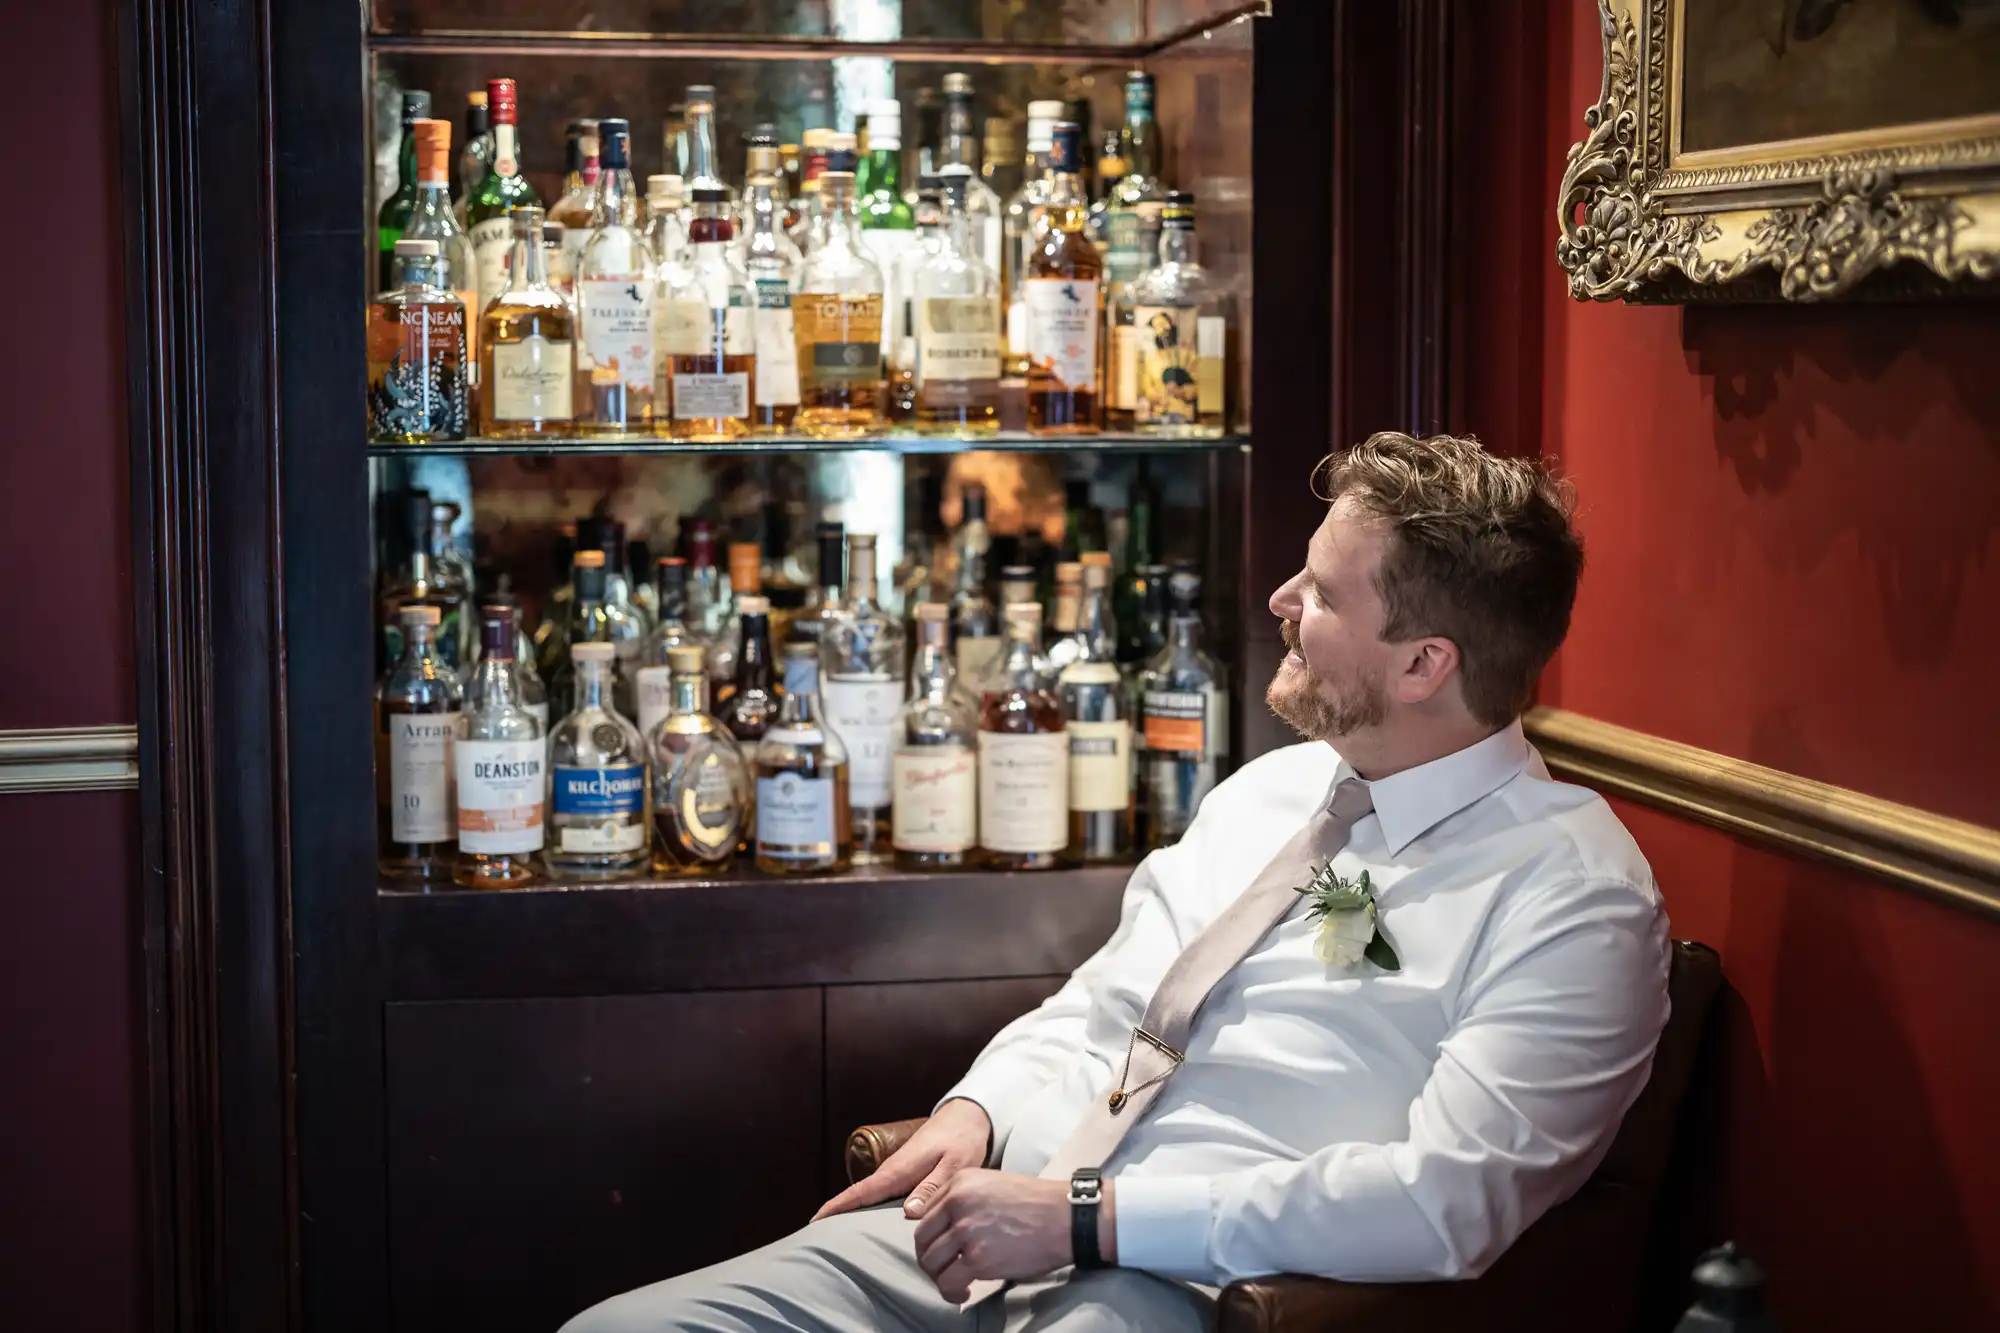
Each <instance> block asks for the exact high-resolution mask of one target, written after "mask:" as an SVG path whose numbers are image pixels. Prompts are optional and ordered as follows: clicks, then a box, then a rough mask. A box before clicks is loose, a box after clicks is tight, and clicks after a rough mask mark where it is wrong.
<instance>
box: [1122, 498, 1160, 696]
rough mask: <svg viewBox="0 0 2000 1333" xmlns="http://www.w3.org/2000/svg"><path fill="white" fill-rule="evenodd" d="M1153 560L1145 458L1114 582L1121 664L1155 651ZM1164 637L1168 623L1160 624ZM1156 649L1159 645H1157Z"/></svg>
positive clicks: (1151, 520) (1145, 657) (1150, 499)
mask: <svg viewBox="0 0 2000 1333" xmlns="http://www.w3.org/2000/svg"><path fill="white" fill-rule="evenodd" d="M1152 563H1153V485H1152V478H1151V477H1149V476H1148V475H1147V472H1146V463H1145V460H1144V459H1141V460H1140V462H1139V474H1138V476H1136V477H1135V478H1133V480H1132V491H1131V506H1130V508H1129V509H1128V510H1127V511H1126V514H1125V561H1124V564H1125V568H1124V571H1123V572H1122V573H1120V574H1119V575H1118V577H1117V578H1116V579H1114V580H1113V581H1112V584H1111V609H1112V611H1113V612H1114V613H1115V614H1116V615H1117V618H1118V664H1119V665H1120V666H1128V665H1130V664H1132V663H1135V662H1136V663H1140V664H1142V665H1143V664H1144V662H1145V661H1146V659H1147V658H1148V657H1150V656H1151V655H1152V654H1151V653H1149V652H1148V651H1147V650H1146V644H1145V639H1144V632H1145V629H1144V610H1145V603H1146V569H1147V567H1148V566H1150V565H1151V564H1152ZM1161 633H1162V636H1163V637H1164V634H1165V623H1164V621H1163V622H1162V624H1161ZM1155 651H1157V649H1155Z"/></svg>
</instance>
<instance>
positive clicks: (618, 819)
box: [552, 764, 646, 852]
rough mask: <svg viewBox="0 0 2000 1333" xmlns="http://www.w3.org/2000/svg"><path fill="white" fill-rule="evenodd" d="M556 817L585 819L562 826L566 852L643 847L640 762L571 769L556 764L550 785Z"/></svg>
mask: <svg viewBox="0 0 2000 1333" xmlns="http://www.w3.org/2000/svg"><path fill="white" fill-rule="evenodd" d="M552 791H553V793H554V800H553V802H552V805H553V809H554V812H555V816H556V818H557V819H558V820H563V819H570V820H587V821H589V822H587V823H571V824H566V825H564V826H562V827H561V828H560V830H559V836H560V838H561V842H562V849H563V850H564V851H566V852H630V851H636V850H638V849H639V848H641V847H644V846H645V845H646V825H645V822H644V810H645V804H646V769H645V766H644V765H643V764H618V765H615V766H612V767H608V768H571V767H566V766H564V765H560V764H558V765H557V766H556V767H555V781H554V784H553V786H552Z"/></svg>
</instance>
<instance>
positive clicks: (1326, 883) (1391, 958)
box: [1296, 862, 1403, 972]
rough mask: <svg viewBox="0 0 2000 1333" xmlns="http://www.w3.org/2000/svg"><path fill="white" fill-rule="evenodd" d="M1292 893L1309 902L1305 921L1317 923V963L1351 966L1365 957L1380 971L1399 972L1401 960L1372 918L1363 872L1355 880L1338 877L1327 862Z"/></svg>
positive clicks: (1371, 898) (1371, 902)
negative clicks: (1301, 895) (1300, 895)
mask: <svg viewBox="0 0 2000 1333" xmlns="http://www.w3.org/2000/svg"><path fill="white" fill-rule="evenodd" d="M1296 892H1298V893H1302V894H1304V895H1305V896H1306V898H1307V899H1308V900H1310V901H1311V903H1312V906H1311V907H1309V908H1308V909H1307V910H1306V920H1308V921H1315V920H1316V921H1318V922H1319V934H1317V935H1315V936H1314V937H1313V953H1314V955H1315V956H1317V957H1318V958H1319V960H1320V961H1321V962H1324V963H1331V964H1332V965H1333V966H1335V967H1348V968H1351V967H1357V966H1359V965H1360V963H1361V960H1362V959H1364V958H1365V959H1367V960H1368V961H1369V962H1371V963H1373V964H1375V966H1377V967H1379V968H1381V969H1382V970H1383V971H1384V972H1400V971H1402V969H1403V963H1402V960H1401V959H1399V958H1398V957H1396V950H1395V948H1394V947H1393V946H1391V945H1390V943H1389V937H1388V936H1387V935H1384V934H1383V933H1382V927H1381V923H1380V922H1379V921H1377V920H1376V916H1375V890H1374V889H1373V888H1372V887H1370V885H1369V883H1368V872H1367V871H1365V870H1364V871H1362V872H1361V874H1360V876H1359V877H1357V878H1355V879H1342V878H1341V877H1340V876H1339V875H1336V874H1334V873H1333V863H1332V862H1328V863H1327V864H1326V865H1323V866H1321V867H1320V868H1319V869H1318V870H1316V871H1314V872H1313V877H1312V879H1311V881H1310V882H1309V883H1307V884H1306V886H1305V887H1304V888H1302V889H1298V890H1296Z"/></svg>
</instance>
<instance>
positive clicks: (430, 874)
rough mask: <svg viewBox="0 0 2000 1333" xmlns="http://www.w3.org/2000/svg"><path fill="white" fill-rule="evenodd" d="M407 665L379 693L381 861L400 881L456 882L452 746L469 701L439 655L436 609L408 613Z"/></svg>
mask: <svg viewBox="0 0 2000 1333" xmlns="http://www.w3.org/2000/svg"><path fill="white" fill-rule="evenodd" d="M398 619H399V620H400V622H401V626H402V635H401V637H402V641H403V655H402V660H401V661H399V662H397V663H396V665H395V666H394V667H392V668H390V670H389V674H388V675H387V676H385V677H383V679H382V683H381V684H380V685H379V686H378V687H377V688H376V690H375V808H376V812H377V823H376V861H377V864H378V867H379V868H380V870H381V872H382V873H383V874H384V875H387V876H390V877H392V878H396V879H415V880H432V881H442V880H448V879H450V878H451V872H452V861H453V857H454V855H455V853H456V851H457V843H456V840H455V838H454V836H453V834H454V827H455V822H456V821H455V820H454V819H453V817H452V745H453V743H454V742H455V741H456V740H457V738H458V725H459V709H460V708H461V706H462V702H463V695H462V694H461V692H460V690H459V687H458V676H457V675H456V673H454V672H453V671H452V669H451V665H450V663H448V662H446V661H445V660H444V658H443V657H442V656H441V655H440V654H439V653H438V650H437V629H438V609H437V608H436V607H435V606H406V607H404V608H403V609H402V611H401V612H399V613H398Z"/></svg>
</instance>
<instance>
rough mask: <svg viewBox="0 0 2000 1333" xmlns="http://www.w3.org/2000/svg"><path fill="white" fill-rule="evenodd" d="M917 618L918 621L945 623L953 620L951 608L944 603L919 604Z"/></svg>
mask: <svg viewBox="0 0 2000 1333" xmlns="http://www.w3.org/2000/svg"><path fill="white" fill-rule="evenodd" d="M916 617H917V619H918V620H926V621H929V620H935V621H939V622H943V621H946V620H949V619H951V608H950V607H949V606H947V605H945V604H944V603H943V602H918V603H917V610H916Z"/></svg>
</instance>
